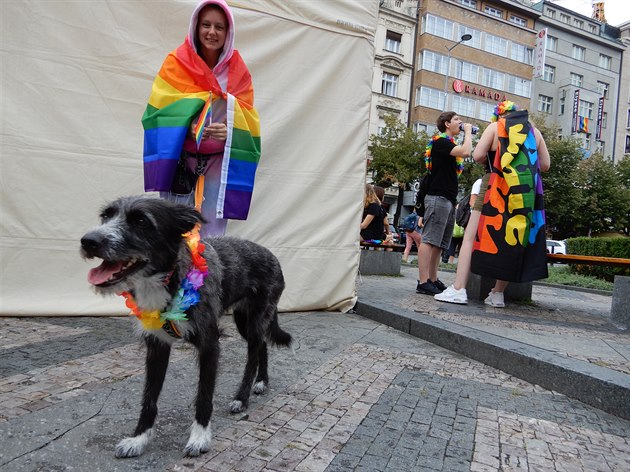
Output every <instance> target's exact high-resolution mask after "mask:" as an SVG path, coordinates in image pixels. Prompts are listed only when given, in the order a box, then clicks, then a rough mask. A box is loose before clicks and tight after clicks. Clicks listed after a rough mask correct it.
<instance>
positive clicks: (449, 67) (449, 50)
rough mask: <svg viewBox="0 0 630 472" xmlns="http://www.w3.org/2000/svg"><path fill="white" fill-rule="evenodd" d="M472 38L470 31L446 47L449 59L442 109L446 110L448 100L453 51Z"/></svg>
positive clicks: (447, 61)
mask: <svg viewBox="0 0 630 472" xmlns="http://www.w3.org/2000/svg"><path fill="white" fill-rule="evenodd" d="M471 39H472V34H468V33H466V34H463V35H462V37H461V38H460V40H459V41H458V42H456V43H455V44H453V45H452V46H451V47H450V48H448V47H447V48H446V49H447V50H448V59H447V60H446V73H445V74H444V110H442V111H446V105H447V102H448V92H447V90H446V89H447V87H448V74H449V72H450V71H451V51H452V50H453V49H455V48H456V47H457V46H459V45H460V44H462V43H463V42H464V41H470V40H471ZM445 47H446V46H445Z"/></svg>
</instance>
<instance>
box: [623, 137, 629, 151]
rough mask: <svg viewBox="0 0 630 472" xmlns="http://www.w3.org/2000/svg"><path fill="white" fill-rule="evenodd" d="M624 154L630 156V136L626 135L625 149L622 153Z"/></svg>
mask: <svg viewBox="0 0 630 472" xmlns="http://www.w3.org/2000/svg"><path fill="white" fill-rule="evenodd" d="M623 153H624V154H630V135H628V134H626V147H625V149H624V151H623Z"/></svg>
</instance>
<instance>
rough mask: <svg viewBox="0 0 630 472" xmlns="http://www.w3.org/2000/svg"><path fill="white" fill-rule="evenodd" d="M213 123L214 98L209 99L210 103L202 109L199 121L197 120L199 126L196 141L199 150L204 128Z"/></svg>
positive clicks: (196, 131) (196, 130)
mask: <svg viewBox="0 0 630 472" xmlns="http://www.w3.org/2000/svg"><path fill="white" fill-rule="evenodd" d="M210 123H212V96H210V98H208V101H207V102H206V104H205V105H204V106H203V108H202V109H201V113H199V119H198V120H197V126H195V141H196V142H197V149H199V145H200V144H201V137H202V136H203V128H204V127H205V126H206V124H210Z"/></svg>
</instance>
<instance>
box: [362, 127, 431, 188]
mask: <svg viewBox="0 0 630 472" xmlns="http://www.w3.org/2000/svg"><path fill="white" fill-rule="evenodd" d="M384 120H385V128H384V130H383V132H382V133H381V134H373V135H371V136H370V143H369V147H368V149H369V151H370V155H371V158H372V161H371V163H370V165H369V166H368V170H369V171H373V172H374V181H375V183H376V184H377V185H381V186H383V187H390V186H392V185H394V184H398V185H399V187H401V188H402V189H403V190H404V189H405V188H406V186H407V185H408V184H410V183H412V182H414V181H416V180H418V178H420V176H421V175H422V174H423V173H424V160H423V159H422V157H423V155H424V148H425V147H426V145H427V143H428V141H429V137H428V135H427V134H426V133H421V134H416V133H414V131H413V130H412V129H411V128H408V127H407V126H406V125H405V124H404V123H402V122H401V121H399V120H398V119H397V118H396V117H395V116H392V115H388V116H386V117H385V118H384Z"/></svg>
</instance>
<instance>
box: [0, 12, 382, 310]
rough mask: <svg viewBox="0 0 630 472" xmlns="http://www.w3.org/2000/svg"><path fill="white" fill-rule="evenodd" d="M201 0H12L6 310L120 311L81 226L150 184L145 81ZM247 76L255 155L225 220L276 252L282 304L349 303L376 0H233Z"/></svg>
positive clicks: (5, 127) (1, 173)
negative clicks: (247, 195)
mask: <svg viewBox="0 0 630 472" xmlns="http://www.w3.org/2000/svg"><path fill="white" fill-rule="evenodd" d="M194 4H195V1H190V0H189V1H185V0H179V1H175V0H169V1H166V0H164V1H151V0H146V1H145V0H135V1H119V0H108V1H107V0H91V1H85V0H74V1H71V0H68V1H62V0H50V1H44V2H42V1H34V0H19V1H15V0H4V2H3V3H2V5H1V6H0V8H1V24H2V31H1V33H0V34H1V35H2V40H1V41H2V47H1V54H2V56H1V63H0V68H1V74H2V76H1V86H2V88H1V92H0V93H1V94H2V95H1V96H2V107H1V110H2V111H1V115H2V116H1V123H2V131H1V134H2V141H1V161H0V162H1V168H0V179H1V183H2V202H1V206H0V211H1V213H0V225H1V233H0V271H1V272H0V277H1V279H0V314H1V315H29V316H33V315H41V316H56V315H98V314H122V313H125V312H126V311H127V310H126V309H125V308H124V303H123V301H122V300H121V299H117V298H111V299H102V298H101V297H98V296H96V295H95V294H94V293H92V291H91V290H90V288H89V284H88V283H87V281H86V274H87V271H88V270H89V268H90V267H93V266H94V265H96V264H95V263H94V262H86V261H84V260H82V259H81V258H80V256H79V239H80V237H81V235H82V234H84V233H85V232H86V231H87V230H88V229H90V228H91V227H93V226H94V225H96V224H97V215H98V211H99V208H100V207H101V206H102V205H103V204H104V203H105V202H107V201H110V200H112V199H114V198H117V197H119V196H122V195H131V194H140V193H143V179H142V136H143V133H142V126H141V124H140V117H141V116H142V113H143V111H144V108H145V106H146V100H147V98H148V95H149V92H150V88H151V83H152V81H153V78H154V76H155V74H156V73H157V71H158V69H159V67H160V65H161V63H162V61H163V60H164V58H165V56H166V54H167V53H168V52H169V51H171V50H172V49H174V48H175V47H177V46H178V45H179V44H181V42H182V41H183V39H184V36H185V34H186V30H187V27H188V21H189V17H190V14H191V12H192V10H193V7H194ZM230 5H231V6H232V7H233V9H234V13H235V17H236V25H237V28H236V47H237V49H239V51H240V52H241V54H242V56H243V58H244V59H245V62H246V63H247V64H248V67H249V69H250V71H251V72H252V76H253V79H254V89H255V97H256V106H257V108H258V110H259V112H260V116H261V128H262V130H261V133H262V149H263V152H262V158H261V162H260V165H259V171H258V174H257V178H256V187H255V190H254V195H253V203H252V208H251V212H250V217H249V219H248V220H247V221H245V222H240V221H238V222H235V221H231V222H230V223H229V225H228V233H229V234H232V235H237V236H240V237H243V238H247V239H251V240H254V241H257V242H258V243H260V244H263V245H264V246H267V247H268V248H270V249H271V250H272V251H273V252H274V253H275V254H276V255H277V256H278V257H279V259H280V261H281V263H282V266H283V269H284V272H285V278H286V281H287V289H286V291H285V293H284V295H283V297H282V299H281V309H282V310H283V311H303V310H315V309H326V310H345V309H348V308H349V307H351V306H352V304H353V301H354V296H355V278H356V274H357V269H358V263H359V246H358V236H359V233H358V232H359V230H358V225H359V222H360V218H361V216H360V215H361V210H362V197H363V183H364V181H365V179H364V176H365V157H366V151H367V150H366V146H367V137H368V136H367V134H368V118H369V116H368V115H369V105H370V96H371V82H372V80H371V79H372V66H373V62H374V44H373V38H374V34H375V29H376V21H377V12H378V4H377V1H376V0H369V1H367V0H335V1H334V2H333V1H310V0H301V1H292V0H248V1H247V2H230Z"/></svg>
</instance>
